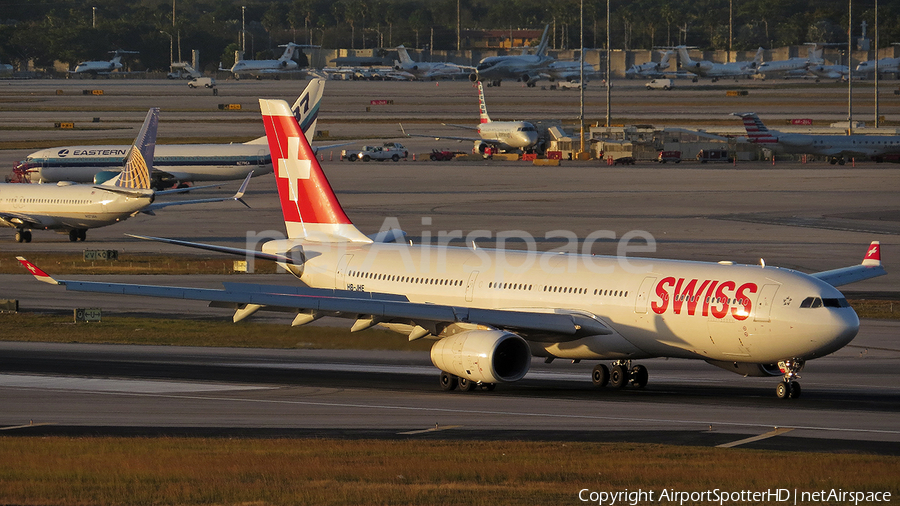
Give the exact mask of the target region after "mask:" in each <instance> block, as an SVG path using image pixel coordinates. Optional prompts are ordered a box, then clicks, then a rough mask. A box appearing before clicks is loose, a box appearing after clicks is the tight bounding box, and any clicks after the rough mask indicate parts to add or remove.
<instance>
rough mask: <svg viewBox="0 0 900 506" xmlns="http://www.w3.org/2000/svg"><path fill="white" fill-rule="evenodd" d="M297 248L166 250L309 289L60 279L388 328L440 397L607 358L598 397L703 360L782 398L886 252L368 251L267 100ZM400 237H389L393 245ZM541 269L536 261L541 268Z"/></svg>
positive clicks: (796, 390) (405, 247) (103, 289)
mask: <svg viewBox="0 0 900 506" xmlns="http://www.w3.org/2000/svg"><path fill="white" fill-rule="evenodd" d="M260 106H261V109H262V114H263V121H264V122H265V126H266V134H267V135H268V137H269V142H270V149H271V152H272V154H273V157H274V158H275V159H276V160H277V173H276V176H277V177H276V182H277V187H278V194H279V198H280V200H281V208H282V212H283V215H284V221H285V227H286V231H287V239H281V240H273V241H269V242H266V243H265V244H263V247H262V251H261V252H259V251H255V250H242V249H238V248H227V247H222V246H214V245H207V244H199V243H192V242H185V241H178V240H171V239H156V238H145V239H153V240H159V241H163V242H167V243H171V244H178V245H183V246H189V247H195V248H201V249H205V250H211V251H219V252H224V253H230V254H237V255H241V256H245V257H247V256H252V257H255V258H259V259H265V260H274V261H276V262H278V263H279V264H280V265H281V266H283V267H284V268H286V269H287V270H288V271H289V272H291V273H292V274H293V275H294V276H296V277H297V278H298V279H299V280H300V281H302V282H303V283H304V284H305V285H306V286H260V285H243V284H239V283H226V286H225V289H224V290H211V289H199V288H187V287H163V286H153V285H134V284H111V283H105V282H89V281H87V282H86V281H68V280H56V279H54V278H52V277H51V276H49V275H48V274H47V273H45V272H44V271H42V270H40V269H39V268H38V267H36V266H35V265H34V264H32V263H31V262H28V261H27V260H25V259H24V258H21V257H19V260H20V261H21V262H22V264H23V265H24V266H25V267H26V268H27V269H28V270H29V271H31V273H32V274H33V275H34V276H35V277H36V278H37V279H38V280H40V281H43V282H46V283H50V284H53V285H63V286H65V287H66V289H67V290H73V291H83V292H100V293H115V294H129V295H144V296H153V297H166V298H176V299H178V300H184V299H190V300H203V301H210V302H211V304H213V305H216V306H220V307H221V306H225V307H233V308H234V309H235V310H236V311H235V314H234V317H233V319H234V321H239V320H242V319H244V318H246V317H248V316H250V315H252V314H253V313H255V312H256V311H258V310H275V311H291V312H295V314H296V317H295V318H294V320H293V323H292V324H293V325H302V324H306V323H309V322H312V321H314V320H316V319H318V318H320V317H322V316H335V317H339V318H348V319H351V320H354V321H355V322H354V324H353V327H352V330H353V331H360V330H364V329H367V328H370V327H372V326H374V325H382V326H385V327H387V328H389V329H391V330H393V331H396V332H400V333H402V334H404V335H406V336H408V338H409V340H410V341H413V340H417V339H421V338H425V337H428V338H430V339H434V340H436V341H437V342H436V343H435V344H434V346H433V347H432V350H431V359H432V362H433V363H434V365H435V366H436V367H437V368H438V369H440V371H441V374H440V385H441V387H442V388H443V389H445V390H452V389H455V388H457V387H459V388H460V389H462V390H472V389H474V388H475V387H476V386H481V387H482V388H485V389H492V388H493V387H494V385H495V384H496V383H501V382H513V381H518V380H520V379H522V378H523V377H524V376H525V375H526V373H527V372H528V369H529V366H530V364H531V361H532V357H544V358H545V359H546V360H548V361H549V360H553V359H555V358H562V359H567V360H575V361H578V360H597V361H606V360H608V361H611V362H612V367H611V368H609V367H607V366H606V365H604V364H598V365H597V366H596V367H595V368H594V370H593V373H592V380H593V382H594V384H595V385H597V386H605V385H606V384H611V385H612V386H614V387H624V386H626V385H627V384H629V383H631V384H632V385H633V386H635V387H638V388H640V387H643V386H645V385H646V384H647V381H648V373H647V368H646V367H644V366H643V365H637V364H633V362H634V361H635V360H640V359H647V358H654V357H673V358H683V359H694V360H703V361H706V362H708V363H710V364H712V365H715V366H718V367H722V368H724V369H727V370H730V371H732V372H736V373H738V374H743V375H758V376H765V375H772V376H779V375H780V376H782V378H783V379H782V381H781V382H779V384H778V386H777V389H776V393H777V395H778V397H781V398H795V397H798V396H799V395H800V385H799V383H798V382H797V381H796V380H797V378H798V373H799V372H800V370H801V369H802V368H803V365H804V364H805V363H806V361H807V360H811V359H814V358H818V357H822V356H825V355H828V354H829V353H833V352H835V351H837V350H839V349H841V348H842V347H843V346H845V345H847V343H849V342H850V341H851V340H852V339H853V338H854V337H855V336H856V334H857V332H858V331H859V319H858V318H857V315H856V313H855V312H854V311H853V308H851V307H850V306H849V304H847V301H846V299H845V298H844V296H843V295H842V294H841V292H839V291H838V290H837V289H836V288H835V286H839V285H844V284H847V283H851V282H853V281H859V280H862V279H868V278H870V277H875V276H880V275H883V274H884V273H885V271H884V269H883V268H882V267H881V260H880V258H881V257H880V254H881V252H880V246H879V244H878V243H877V242H874V243H872V245H871V246H870V247H869V249H868V252H867V254H866V256H865V259H864V260H863V262H862V264H860V265H856V266H852V267H847V268H843V269H836V270H833V271H826V272H819V273H816V274H812V275H808V274H803V273H800V272H797V271H794V270H791V269H779V268H773V267H767V266H765V265H733V264H731V263H707V262H695V261H676V260H661V259H623V258H622V257H608V256H594V255H574V254H565V253H552V252H551V253H546V254H537V255H536V254H535V252H533V251H531V252H529V251H512V250H491V249H482V248H476V247H474V245H473V246H472V247H447V246H433V245H429V244H425V245H422V246H413V245H411V244H406V243H405V242H402V241H401V242H386V241H384V240H383V239H384V235H385V234H382V235H381V237H378V238H375V239H372V238H370V237H368V236H366V235H364V234H363V233H362V232H361V231H360V230H358V229H357V228H356V227H355V226H354V225H353V223H352V222H351V221H350V219H349V218H348V217H347V215H346V214H345V213H344V210H343V209H342V208H341V205H340V203H339V202H338V200H337V197H336V196H335V194H334V191H333V189H332V188H331V185H330V184H329V183H328V180H327V178H326V177H325V174H324V172H323V171H322V168H321V166H320V165H319V163H318V161H317V160H316V157H315V155H314V154H313V153H312V149H311V148H310V146H309V143H307V142H306V139H305V137H304V136H303V133H302V132H301V131H300V128H299V126H298V125H297V122H296V120H295V119H294V118H293V115H292V114H291V110H290V108H289V107H288V105H287V103H286V102H283V101H278V100H260ZM386 235H392V236H394V235H395V234H386ZM535 256H539V257H540V258H539V259H538V258H535Z"/></svg>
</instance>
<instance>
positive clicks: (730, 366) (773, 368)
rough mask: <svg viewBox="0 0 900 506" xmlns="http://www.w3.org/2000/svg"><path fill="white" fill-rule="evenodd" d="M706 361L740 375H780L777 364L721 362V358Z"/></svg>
mask: <svg viewBox="0 0 900 506" xmlns="http://www.w3.org/2000/svg"><path fill="white" fill-rule="evenodd" d="M706 363H708V364H710V365H714V366H716V367H721V368H722V369H725V370H726V371H731V372H733V373H735V374H740V375H741V376H754V377H768V376H781V374H782V372H781V370H779V369H778V364H748V363H745V362H723V361H721V360H707V361H706Z"/></svg>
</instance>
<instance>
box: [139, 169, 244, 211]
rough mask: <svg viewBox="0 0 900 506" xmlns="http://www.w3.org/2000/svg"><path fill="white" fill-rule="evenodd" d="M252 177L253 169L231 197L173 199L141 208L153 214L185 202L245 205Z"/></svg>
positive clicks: (179, 190) (176, 191) (180, 190)
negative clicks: (224, 202)
mask: <svg viewBox="0 0 900 506" xmlns="http://www.w3.org/2000/svg"><path fill="white" fill-rule="evenodd" d="M251 177H253V171H250V173H249V174H247V177H246V178H244V182H243V183H241V187H240V188H239V189H238V191H237V193H235V194H234V195H233V196H231V197H217V198H212V199H194V200H173V201H170V202H158V203H153V204H150V205H149V206H147V207H145V208H143V209H141V210H140V212H142V213H145V214H150V215H152V214H153V212H154V211H156V210H157V209H162V208H164V207H169V206H182V205H185V204H205V203H209V202H222V201H225V200H237V201H238V202H240V203H241V204H244V205H245V206H247V203H246V202H244V199H243V197H244V193H245V192H246V191H247V185H248V184H250V178H251ZM209 186H218V185H209ZM209 186H202V187H194V188H183V189H178V190H169V191H164V192H156V193H155V195H163V194H169V193H183V192H185V191H189V190H191V189H198V188H208V187H209ZM247 207H250V206H247Z"/></svg>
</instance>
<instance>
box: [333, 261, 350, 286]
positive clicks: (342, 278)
mask: <svg viewBox="0 0 900 506" xmlns="http://www.w3.org/2000/svg"><path fill="white" fill-rule="evenodd" d="M352 259H353V255H344V256H342V257H341V261H340V262H338V266H337V269H336V270H335V271H334V287H335V288H336V289H338V290H347V289H348V287H347V268H348V267H349V265H350V260H352Z"/></svg>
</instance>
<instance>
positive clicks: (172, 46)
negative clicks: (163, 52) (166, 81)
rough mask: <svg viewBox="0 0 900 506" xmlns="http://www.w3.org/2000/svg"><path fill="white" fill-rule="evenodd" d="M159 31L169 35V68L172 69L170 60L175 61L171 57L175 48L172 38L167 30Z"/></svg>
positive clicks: (173, 55)
mask: <svg viewBox="0 0 900 506" xmlns="http://www.w3.org/2000/svg"><path fill="white" fill-rule="evenodd" d="M159 33H162V34H165V35H168V36H169V70H172V62H174V61H175V60H174V59H173V58H174V57H175V48H174V46H175V44H174V41H173V39H172V36H171V35H170V34H169V32H164V31H162V30H160V31H159Z"/></svg>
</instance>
